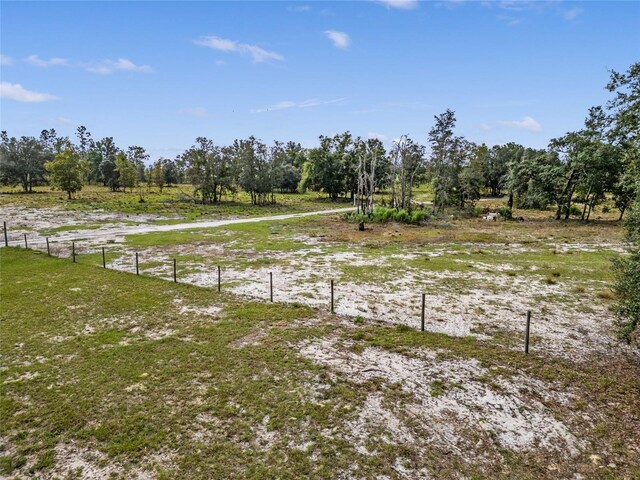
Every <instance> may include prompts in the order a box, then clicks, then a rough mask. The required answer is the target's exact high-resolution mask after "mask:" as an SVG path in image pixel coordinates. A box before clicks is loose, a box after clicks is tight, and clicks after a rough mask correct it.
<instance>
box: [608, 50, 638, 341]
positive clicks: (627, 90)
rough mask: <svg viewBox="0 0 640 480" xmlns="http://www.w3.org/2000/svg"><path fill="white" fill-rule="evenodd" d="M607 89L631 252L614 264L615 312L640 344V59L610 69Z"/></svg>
mask: <svg viewBox="0 0 640 480" xmlns="http://www.w3.org/2000/svg"><path fill="white" fill-rule="evenodd" d="M607 89H608V90H609V91H610V92H612V93H614V94H615V96H614V98H613V99H612V100H610V101H609V102H608V103H607V109H608V111H607V113H608V119H609V122H610V125H611V128H610V130H609V132H607V135H608V137H609V139H610V140H611V142H612V143H613V144H614V145H616V146H617V147H618V148H619V149H620V152H621V153H620V155H621V159H622V165H623V169H624V170H623V174H622V175H621V176H620V179H619V182H618V184H617V185H616V187H615V188H614V192H615V193H616V194H617V195H619V194H620V192H621V191H623V192H624V197H626V198H622V197H621V196H618V197H617V198H616V204H617V205H618V208H620V211H621V215H620V218H622V215H623V214H624V212H625V210H626V209H627V208H629V210H630V214H629V216H628V217H627V218H626V221H625V225H626V229H627V239H628V240H629V243H630V248H629V253H630V255H629V256H627V257H622V258H618V259H616V260H615V261H614V264H613V267H614V274H615V279H616V284H615V288H616V290H617V292H618V294H619V296H620V301H619V304H618V310H617V313H618V318H619V320H620V327H621V329H620V334H621V336H622V338H624V339H625V340H626V341H628V342H634V343H636V344H638V345H640V335H639V334H638V332H639V331H640V288H639V287H638V285H640V62H637V63H634V64H633V65H631V66H630V67H629V69H628V70H627V71H626V72H625V73H619V72H615V71H612V72H611V80H610V82H609V83H608V84H607ZM630 198H633V199H634V200H633V202H634V203H631V202H630V201H629V199H630ZM619 202H620V203H619Z"/></svg>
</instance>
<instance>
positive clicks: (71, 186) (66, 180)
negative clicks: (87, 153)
mask: <svg viewBox="0 0 640 480" xmlns="http://www.w3.org/2000/svg"><path fill="white" fill-rule="evenodd" d="M44 167H45V169H46V171H47V172H48V174H49V183H50V184H51V186H52V187H53V188H54V189H55V188H58V189H60V190H62V191H63V192H67V195H68V198H69V199H71V198H72V195H73V194H74V193H76V192H78V191H80V190H82V187H83V185H84V178H85V175H86V170H87V168H86V163H85V161H84V160H83V159H82V157H81V155H80V154H79V153H77V152H75V151H74V150H72V149H70V148H67V149H66V150H63V151H62V152H60V153H58V154H57V155H56V156H55V158H54V159H53V160H52V161H49V162H47V163H45V164H44Z"/></svg>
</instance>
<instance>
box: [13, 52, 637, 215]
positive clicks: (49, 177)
mask: <svg viewBox="0 0 640 480" xmlns="http://www.w3.org/2000/svg"><path fill="white" fill-rule="evenodd" d="M638 65H639V64H634V65H632V66H631V68H630V69H629V71H628V72H626V73H617V72H612V74H611V81H610V83H609V84H608V85H607V88H608V89H609V91H611V92H612V93H613V94H614V98H613V99H612V100H611V101H610V102H608V103H607V105H606V106H604V107H599V106H598V107H593V108H591V109H590V110H589V113H588V116H587V119H586V121H585V124H584V128H583V129H581V130H579V131H575V132H569V133H567V134H566V135H564V136H562V137H560V138H555V139H553V140H551V141H550V143H549V146H548V148H546V149H533V148H528V147H525V146H523V145H519V144H516V143H507V144H505V145H494V146H487V145H484V144H481V145H478V144H476V143H473V142H471V141H468V140H466V139H465V138H463V137H461V136H456V135H455V132H454V129H455V123H456V119H455V114H454V112H453V111H451V110H447V111H446V112H444V113H442V114H441V115H438V116H436V117H434V119H435V124H434V125H433V127H432V128H431V130H430V131H429V132H428V135H427V145H421V144H420V143H418V142H416V141H415V140H413V139H410V138H408V137H406V136H403V137H402V138H400V139H398V140H397V141H394V142H393V145H392V146H391V148H390V149H389V150H386V149H385V147H384V145H383V143H382V142H381V141H380V140H378V139H362V138H360V137H354V136H352V135H351V134H350V133H349V132H345V133H341V134H337V135H334V136H332V137H328V136H320V138H319V145H318V146H317V147H315V148H308V149H305V148H302V147H301V145H300V144H299V143H296V142H292V141H289V142H286V143H285V142H278V141H276V142H274V143H273V144H272V145H266V144H265V143H263V142H262V141H260V140H258V139H256V138H254V137H249V138H248V139H244V140H236V141H234V142H233V144H231V145H226V146H222V145H216V144H215V143H214V142H213V141H212V140H210V139H208V138H205V137H198V138H197V139H196V141H195V143H194V145H193V146H191V147H190V148H188V149H187V150H186V151H185V152H183V153H182V154H180V155H178V156H176V157H175V158H174V159H167V158H160V159H158V160H156V161H155V162H153V163H152V164H150V165H147V163H148V161H149V155H148V154H147V153H146V151H145V149H144V148H143V147H140V146H130V147H128V148H127V149H126V150H123V149H121V148H119V147H118V146H116V144H115V142H114V140H113V138H112V137H106V138H103V139H101V140H94V139H93V138H92V136H91V134H90V133H89V131H88V130H87V129H86V128H85V127H84V126H81V127H79V128H78V129H77V132H76V139H75V142H74V141H73V140H72V139H70V138H68V137H60V136H58V135H57V133H56V132H55V130H54V129H51V130H43V131H42V133H41V135H40V137H39V138H35V137H22V138H19V139H17V138H14V137H9V136H8V135H7V133H6V132H2V139H1V145H0V155H1V158H0V159H1V161H0V182H2V184H4V185H12V186H16V185H21V186H22V188H23V190H24V191H25V192H30V191H32V189H33V187H34V186H36V185H45V184H47V183H49V184H51V185H52V186H53V187H56V188H60V189H62V190H64V191H67V192H68V193H69V196H70V197H71V195H72V194H73V193H74V192H75V191H78V190H79V189H80V188H82V185H83V184H101V185H104V186H105V187H107V188H109V189H111V190H112V191H114V192H115V191H118V190H121V189H122V190H126V189H127V188H129V189H132V188H134V187H135V186H137V185H139V184H141V183H145V184H147V185H155V186H156V187H157V188H159V189H160V190H162V188H163V187H164V186H170V185H174V184H178V183H190V184H192V185H193V187H194V189H193V196H194V198H195V199H196V200H197V201H200V202H203V203H216V202H219V201H221V200H222V199H223V198H224V197H225V196H227V195H231V196H234V195H235V193H236V192H237V191H238V189H239V188H242V189H243V190H245V191H246V192H248V193H249V194H250V195H251V199H252V202H253V203H254V204H265V203H273V202H275V194H276V193H277V192H279V193H287V192H290V193H293V192H296V191H298V192H304V191H307V190H313V191H318V192H324V193H326V194H327V195H328V196H330V197H331V198H332V199H337V198H338V197H340V196H344V197H348V198H350V199H352V200H353V199H356V198H357V199H358V202H359V205H362V208H363V209H364V210H368V211H370V210H371V208H372V206H373V201H372V197H373V194H374V193H375V192H379V191H381V190H385V191H390V192H391V193H392V199H393V200H392V203H393V205H392V206H393V207H395V208H398V209H400V208H404V209H407V210H409V211H410V210H411V209H412V200H411V197H412V189H413V188H414V187H415V186H416V185H420V184H424V183H430V184H431V185H432V187H433V191H434V207H433V208H434V211H435V213H440V212H442V210H443V209H445V208H446V207H457V208H467V207H471V206H473V205H474V204H475V202H476V201H477V200H478V199H479V198H480V196H481V195H482V194H485V195H491V196H496V197H498V196H503V195H507V196H508V206H509V207H510V208H511V207H513V206H517V207H519V208H538V209H546V208H548V207H549V206H550V205H554V206H555V208H556V218H558V219H560V218H562V217H563V216H564V217H565V218H567V217H568V216H569V214H570V212H571V211H572V208H573V211H574V212H575V209H576V206H575V204H580V205H582V209H581V210H582V212H581V214H582V217H583V219H588V218H589V215H590V213H591V211H592V210H593V208H594V207H595V206H597V205H598V204H600V203H602V202H603V201H604V200H605V199H606V198H607V196H608V195H609V196H611V197H612V198H613V200H614V202H615V205H616V207H617V208H618V209H619V211H620V218H622V215H623V214H624V212H625V210H626V209H627V208H628V207H629V206H630V204H631V203H632V201H633V200H634V198H635V196H636V194H637V192H638V178H640V168H639V167H638V163H639V160H638V158H639V157H640V155H639V153H638V152H639V151H640V147H639V144H638V117H639V114H638V110H639V109H638V98H639V96H640V95H639V93H638V86H639V84H640V80H639V74H638V72H639V70H640V68H639V66H638ZM572 206H573V207H572Z"/></svg>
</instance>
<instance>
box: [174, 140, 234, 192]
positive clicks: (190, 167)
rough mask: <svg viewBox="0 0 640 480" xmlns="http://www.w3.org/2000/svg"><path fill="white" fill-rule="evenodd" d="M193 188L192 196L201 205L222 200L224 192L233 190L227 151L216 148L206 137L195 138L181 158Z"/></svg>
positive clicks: (230, 163) (232, 173)
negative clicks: (199, 199)
mask: <svg viewBox="0 0 640 480" xmlns="http://www.w3.org/2000/svg"><path fill="white" fill-rule="evenodd" d="M181 159H182V161H183V162H184V164H185V165H186V166H187V174H188V176H189V178H190V180H191V183H192V184H193V186H194V195H195V196H200V198H201V199H202V203H216V202H218V201H220V200H222V195H223V194H224V193H225V191H226V190H229V189H233V184H234V178H235V175H234V169H233V164H232V163H233V162H232V161H233V157H232V156H231V154H230V151H229V149H226V148H221V147H218V146H216V145H215V144H214V143H213V141H211V140H209V139H208V138H206V137H198V138H196V144H195V145H193V146H192V147H191V148H189V149H188V150H187V151H186V152H184V154H182V156H181Z"/></svg>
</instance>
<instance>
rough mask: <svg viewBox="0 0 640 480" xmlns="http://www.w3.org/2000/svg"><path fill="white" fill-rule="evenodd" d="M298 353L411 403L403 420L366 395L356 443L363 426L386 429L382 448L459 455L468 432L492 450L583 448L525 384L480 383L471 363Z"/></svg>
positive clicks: (319, 349)
mask: <svg viewBox="0 0 640 480" xmlns="http://www.w3.org/2000/svg"><path fill="white" fill-rule="evenodd" d="M299 351H300V353H301V355H303V356H305V357H307V358H309V359H311V360H312V361H314V362H315V363H318V364H320V365H325V366H327V367H328V368H329V369H330V370H329V371H330V372H333V374H338V373H339V374H343V375H345V376H346V377H347V378H349V379H351V380H353V381H355V382H358V383H362V382H364V381H367V380H370V379H374V378H379V379H382V380H383V381H384V382H385V383H386V384H387V385H394V384H395V385H399V386H400V388H402V390H403V391H404V392H405V393H407V394H410V395H411V396H412V398H413V402H407V403H406V404H405V405H404V406H403V407H402V408H403V409H404V410H405V413H406V414H407V417H406V418H402V415H400V414H399V413H398V411H397V410H394V411H392V410H390V407H387V406H385V405H384V402H383V400H382V399H381V398H380V396H379V394H378V393H376V394H371V395H370V396H369V397H368V398H367V400H366V402H365V405H364V406H363V408H362V409H361V412H360V414H359V417H358V418H357V420H356V421H355V422H354V424H353V425H352V427H353V428H352V430H353V431H354V432H355V433H354V436H355V438H356V439H357V438H366V432H367V431H368V430H369V428H366V427H367V425H376V424H379V425H387V426H388V432H387V433H386V434H385V435H387V437H388V438H387V440H388V441H394V442H412V441H414V439H416V438H420V439H422V440H421V441H426V442H427V443H436V444H437V445H438V446H440V447H446V448H448V449H450V450H451V451H453V452H456V453H457V454H458V455H460V456H465V455H466V451H465V448H475V445H466V444H468V442H469V441H470V440H469V436H468V435H467V434H465V432H467V431H468V430H471V431H475V432H483V435H481V436H480V439H479V441H480V444H482V443H491V444H494V447H495V448H507V449H512V450H517V451H522V450H532V449H543V450H546V451H552V452H556V453H557V454H561V455H565V456H574V455H577V454H578V453H579V452H580V451H581V450H582V449H583V448H584V447H585V445H584V444H583V442H582V441H581V440H579V439H578V438H577V437H576V436H575V435H574V434H573V433H572V432H571V431H570V429H569V427H567V426H566V425H565V424H563V423H562V422H560V421H558V420H557V419H556V418H554V416H553V413H552V412H551V410H550V409H549V408H547V407H546V406H545V405H544V404H543V403H542V401H544V397H545V395H544V394H543V395H541V397H542V398H541V400H542V401H540V400H535V399H532V398H531V396H530V395H524V394H523V393H521V388H522V386H523V384H524V385H526V383H527V380H526V379H525V378H519V379H517V380H518V381H517V382H515V383H514V382H512V381H511V380H507V379H505V378H502V377H500V378H499V380H498V381H497V382H496V383H495V384H493V383H491V382H487V381H486V380H484V378H485V376H486V375H487V374H488V373H489V372H488V371H487V370H486V369H485V368H483V367H482V366H480V364H479V363H478V362H477V361H475V360H446V361H441V360H436V355H435V353H434V352H428V351H420V352H419V355H420V357H419V358H418V357H407V356H404V355H400V354H397V353H393V352H388V351H385V350H382V349H379V348H372V347H368V348H366V349H365V350H364V351H363V352H362V353H355V352H352V351H350V350H344V349H339V348H338V347H337V346H336V344H335V343H334V342H332V341H331V340H323V341H320V342H315V343H310V342H305V343H303V344H301V345H299ZM434 385H435V386H438V389H437V390H436V389H435V387H434ZM531 387H532V388H536V389H539V388H541V387H544V389H545V394H546V395H548V396H549V397H553V398H554V399H555V400H556V401H568V398H569V397H568V396H567V395H566V394H564V393H562V392H559V391H556V390H554V389H552V388H551V387H550V386H548V385H545V386H543V385H541V384H540V382H538V383H536V384H535V385H532V386H531ZM434 392H435V393H434ZM408 418H413V419H417V420H418V422H417V424H416V425H414V426H413V427H410V426H409V424H408V423H406V422H407V419H408ZM412 428H414V429H417V430H416V431H417V432H420V431H421V430H424V431H425V432H426V433H427V436H426V437H425V436H424V435H416V434H415V433H414V432H413V431H412ZM472 438H473V437H472ZM414 443H415V442H414ZM465 445H466V447H465ZM362 448H365V447H364V445H362Z"/></svg>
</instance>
